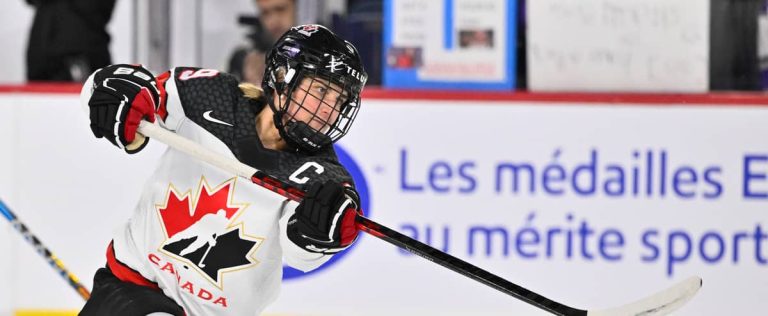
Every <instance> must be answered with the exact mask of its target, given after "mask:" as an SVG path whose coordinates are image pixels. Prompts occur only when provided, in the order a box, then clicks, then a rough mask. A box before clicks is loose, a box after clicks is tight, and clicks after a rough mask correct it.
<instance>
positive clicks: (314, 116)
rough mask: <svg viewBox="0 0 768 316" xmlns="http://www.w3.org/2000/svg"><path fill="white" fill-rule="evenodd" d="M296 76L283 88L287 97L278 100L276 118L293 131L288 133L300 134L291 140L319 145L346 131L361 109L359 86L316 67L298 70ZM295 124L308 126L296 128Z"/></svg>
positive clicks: (336, 137) (338, 136)
mask: <svg viewBox="0 0 768 316" xmlns="http://www.w3.org/2000/svg"><path fill="white" fill-rule="evenodd" d="M288 76H290V75H288ZM293 77H294V78H289V79H292V80H291V84H290V85H289V86H288V87H287V89H286V90H285V92H284V95H286V96H287V98H282V97H281V98H278V100H277V102H278V104H277V109H278V111H277V112H278V113H276V119H280V125H281V126H282V128H284V129H287V130H291V131H292V132H286V134H288V137H291V136H293V137H292V138H299V139H292V140H293V141H294V142H296V143H298V145H299V146H302V145H306V146H302V147H303V148H306V149H318V147H322V146H323V145H326V144H330V143H333V142H336V141H337V140H339V139H340V138H341V137H343V136H344V135H346V134H347V132H348V131H349V128H350V127H351V126H352V122H353V121H354V120H355V116H357V111H358V110H359V109H360V104H359V93H360V87H359V86H355V85H354V84H351V83H350V82H349V80H338V79H343V78H339V77H338V76H336V75H332V74H330V73H327V72H325V71H318V70H316V69H302V70H299V71H298V73H297V74H296V75H294V76H293ZM301 123H304V124H301ZM296 124H298V125H306V127H308V128H306V127H305V126H302V127H301V128H300V129H293V128H292V127H294V126H295V125H296ZM297 130H298V131H299V132H298V134H300V135H296V134H297ZM302 143H304V144H302Z"/></svg>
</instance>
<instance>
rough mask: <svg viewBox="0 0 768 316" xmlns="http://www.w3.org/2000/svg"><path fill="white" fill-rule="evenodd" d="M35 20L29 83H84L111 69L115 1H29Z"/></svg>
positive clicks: (30, 42) (28, 52)
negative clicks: (110, 27) (110, 26)
mask: <svg viewBox="0 0 768 316" xmlns="http://www.w3.org/2000/svg"><path fill="white" fill-rule="evenodd" d="M27 3H29V4H30V5H32V6H34V7H35V17H34V20H33V22H32V28H31V30H30V33H29V42H28V44H27V60H26V62H27V66H26V68H27V80H30V81H38V80H48V81H79V82H83V81H85V79H86V78H87V77H88V75H89V74H90V73H91V72H93V71H94V70H96V69H99V68H101V67H104V66H106V65H109V64H110V63H111V62H112V61H111V57H110V54H109V41H110V36H109V33H107V29H106V28H107V23H109V20H110V19H111V17H112V11H113V9H114V7H115V0H27Z"/></svg>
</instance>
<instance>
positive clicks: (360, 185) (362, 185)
mask: <svg viewBox="0 0 768 316" xmlns="http://www.w3.org/2000/svg"><path fill="white" fill-rule="evenodd" d="M334 148H335V149H336V155H337V156H338V157H339V162H340V163H341V165H342V166H344V167H345V168H347V171H349V174H350V175H352V180H353V181H355V188H356V189H357V193H358V194H360V204H362V205H361V206H362V208H363V211H364V212H365V216H370V215H371V208H370V205H371V199H370V195H369V194H368V183H367V182H365V177H364V176H363V170H362V169H360V166H359V165H358V164H357V163H356V162H355V160H354V159H352V156H350V155H349V153H347V151H346V150H344V148H342V147H341V146H339V145H334ZM358 238H362V234H361V236H359V237H358ZM358 242H359V240H358ZM357 244H358V243H357V242H356V243H354V244H352V246H349V248H347V249H346V250H344V251H342V252H340V253H337V254H335V255H334V256H333V257H332V258H331V260H328V262H326V263H325V264H323V265H321V266H320V267H318V268H317V269H315V270H312V271H309V272H302V271H301V270H297V269H294V268H291V267H289V266H286V265H283V280H296V279H300V278H302V277H305V276H308V275H311V274H315V273H318V272H320V271H323V270H325V269H327V268H328V267H330V266H332V265H334V264H335V263H336V262H338V261H339V260H341V259H342V258H344V257H345V256H346V255H347V254H349V253H350V252H351V251H352V249H353V248H355V246H357Z"/></svg>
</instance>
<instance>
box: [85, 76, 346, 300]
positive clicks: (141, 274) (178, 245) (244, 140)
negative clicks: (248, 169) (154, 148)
mask: <svg viewBox="0 0 768 316" xmlns="http://www.w3.org/2000/svg"><path fill="white" fill-rule="evenodd" d="M157 82H158V85H159V87H160V90H161V105H160V108H159V109H158V115H157V118H158V119H160V124H161V125H162V126H163V127H165V128H167V129H168V130H170V131H173V132H176V133H177V134H180V135H182V136H184V137H186V138H188V139H191V140H193V141H195V142H197V143H200V144H202V145H203V146H205V147H207V148H209V149H212V150H214V151H216V152H218V153H221V154H224V155H226V156H230V157H233V158H237V159H239V160H240V161H242V162H244V163H246V164H249V165H251V166H253V167H255V168H257V169H259V170H262V171H265V172H266V173H267V174H269V175H271V176H274V177H276V178H278V179H280V180H282V181H285V182H288V183H291V184H293V185H295V186H297V187H299V188H307V187H308V186H309V185H311V184H312V183H314V182H316V181H325V180H328V179H333V180H335V181H337V182H346V183H350V184H351V183H352V179H351V177H350V176H349V174H348V172H347V171H346V170H345V169H344V168H343V167H342V166H341V165H340V164H339V162H338V160H337V158H336V155H335V153H334V151H333V149H331V148H329V149H328V150H325V151H322V152H320V153H317V154H314V155H306V154H303V153H300V152H282V151H273V150H269V149H265V148H264V147H263V146H262V145H261V142H260V141H259V138H258V135H257V134H256V128H255V115H256V113H257V111H258V110H260V109H261V107H263V106H265V105H264V103H263V101H257V100H253V99H248V98H245V97H244V96H243V95H242V92H241V91H240V89H239V88H238V86H237V85H238V82H237V81H236V80H235V79H234V78H233V77H232V76H230V75H228V74H224V73H219V72H218V71H215V70H209V69H198V68H175V69H173V70H172V71H169V72H167V73H165V74H163V75H161V76H159V77H158V79H157ZM91 86H92V83H91V82H87V83H86V84H85V86H84V87H85V88H84V89H83V92H82V94H81V100H82V101H83V102H86V103H87V100H88V99H89V98H90V94H91V91H90V90H91V89H90V87H91ZM86 107H87V106H86ZM296 205H297V203H295V202H289V201H288V200H287V199H286V198H284V197H282V196H280V195H278V194H276V193H274V192H272V191H270V190H267V189H264V188H262V187H260V186H257V185H255V184H252V183H250V182H248V181H245V180H243V179H238V178H237V177H236V176H235V175H233V174H229V173H226V172H223V171H222V170H219V169H217V168H216V167H213V166H210V165H208V164H206V163H204V162H201V161H198V160H196V159H194V158H191V157H190V156H187V155H186V154H184V153H181V152H178V151H176V150H173V149H168V150H167V151H166V152H165V154H164V155H163V156H162V159H161V160H160V161H159V164H158V166H157V169H156V170H155V172H154V174H153V176H152V178H151V179H149V181H148V182H147V184H146V187H145V188H144V191H143V193H142V196H141V200H140V202H139V205H137V206H136V209H135V213H134V214H133V216H132V217H131V219H130V221H129V222H128V223H126V224H125V225H123V226H122V227H121V228H119V230H118V231H117V232H116V234H115V236H114V239H113V242H112V243H111V244H110V246H109V249H108V251H107V262H108V267H109V268H110V269H111V270H112V272H113V273H114V274H115V275H116V276H117V277H118V278H120V279H121V280H123V281H127V282H133V283H136V284H140V285H144V286H149V287H154V288H157V289H159V290H161V291H162V292H163V293H164V294H165V295H166V296H168V297H170V298H172V299H173V300H175V301H176V302H177V303H178V304H179V305H180V306H182V307H183V308H184V310H185V312H186V313H187V314H188V315H258V314H259V313H261V311H262V310H263V309H264V308H265V307H266V306H267V305H268V304H269V303H270V302H272V301H274V300H275V299H276V297H277V295H278V293H279V288H280V282H281V279H282V265H283V262H285V263H286V264H288V265H290V266H292V267H294V268H296V269H299V270H303V271H309V270H312V269H315V268H317V267H318V266H320V265H321V264H323V263H324V262H326V261H327V260H328V259H330V255H322V254H316V253H311V252H307V251H305V250H303V249H301V248H299V247H298V246H296V245H295V244H293V243H292V242H291V241H290V240H289V239H288V238H287V236H286V232H285V227H286V221H287V218H288V217H289V216H290V215H291V214H292V213H293V210H294V208H295V207H296Z"/></svg>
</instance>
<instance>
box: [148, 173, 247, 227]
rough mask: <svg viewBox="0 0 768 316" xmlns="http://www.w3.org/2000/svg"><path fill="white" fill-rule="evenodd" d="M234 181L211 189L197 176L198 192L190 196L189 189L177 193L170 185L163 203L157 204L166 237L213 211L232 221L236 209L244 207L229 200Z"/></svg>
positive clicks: (233, 179) (231, 180)
mask: <svg viewBox="0 0 768 316" xmlns="http://www.w3.org/2000/svg"><path fill="white" fill-rule="evenodd" d="M235 180H236V178H232V179H229V180H227V181H226V182H224V183H222V184H221V185H219V186H218V187H216V188H213V189H211V188H210V186H209V185H208V183H207V182H206V181H205V177H203V178H202V179H200V185H199V186H198V187H199V188H198V191H197V195H196V196H194V197H190V191H187V192H185V193H183V194H179V193H178V192H177V191H176V189H175V188H174V187H173V185H170V186H169V187H168V193H167V194H166V199H165V205H157V210H158V212H159V213H160V217H161V218H162V221H163V226H165V233H166V235H167V237H168V238H171V237H173V235H176V234H177V233H179V232H181V231H184V230H185V229H187V228H188V227H189V226H192V224H194V223H196V222H197V221H198V220H200V218H202V217H203V216H205V215H206V214H216V213H217V212H218V211H219V210H224V211H225V212H226V216H227V219H230V220H231V219H232V217H233V216H234V215H235V214H236V213H237V212H238V211H240V210H242V209H244V208H245V207H246V206H247V205H241V204H233V203H232V202H231V198H232V194H233V193H234V190H233V188H234V186H235Z"/></svg>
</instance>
